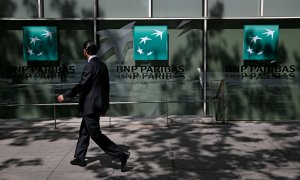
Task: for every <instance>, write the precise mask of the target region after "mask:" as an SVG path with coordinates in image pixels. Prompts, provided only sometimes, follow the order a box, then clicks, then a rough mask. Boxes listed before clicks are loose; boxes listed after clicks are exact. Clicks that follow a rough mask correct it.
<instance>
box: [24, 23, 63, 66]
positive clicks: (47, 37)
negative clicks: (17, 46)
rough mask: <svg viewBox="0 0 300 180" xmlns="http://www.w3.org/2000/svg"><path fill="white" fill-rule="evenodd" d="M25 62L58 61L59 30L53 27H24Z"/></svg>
mask: <svg viewBox="0 0 300 180" xmlns="http://www.w3.org/2000/svg"><path fill="white" fill-rule="evenodd" d="M23 52H24V53H23V56H24V60H25V61H57V60H58V52H57V29H56V27H53V26H24V27H23Z"/></svg>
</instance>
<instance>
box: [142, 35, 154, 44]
mask: <svg viewBox="0 0 300 180" xmlns="http://www.w3.org/2000/svg"><path fill="white" fill-rule="evenodd" d="M140 39H141V41H140V44H141V43H144V44H146V41H148V40H150V41H151V40H152V39H150V38H148V36H145V37H142V38H140Z"/></svg>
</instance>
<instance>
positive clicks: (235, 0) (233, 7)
mask: <svg viewBox="0 0 300 180" xmlns="http://www.w3.org/2000/svg"><path fill="white" fill-rule="evenodd" d="M259 3H260V0H224V1H220V0H208V16H210V17H239V16H241V17H247V16H250V17H251V16H259Z"/></svg>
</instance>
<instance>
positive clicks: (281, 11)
mask: <svg viewBox="0 0 300 180" xmlns="http://www.w3.org/2000/svg"><path fill="white" fill-rule="evenodd" d="M264 16H300V1H299V0H285V1H282V0H264Z"/></svg>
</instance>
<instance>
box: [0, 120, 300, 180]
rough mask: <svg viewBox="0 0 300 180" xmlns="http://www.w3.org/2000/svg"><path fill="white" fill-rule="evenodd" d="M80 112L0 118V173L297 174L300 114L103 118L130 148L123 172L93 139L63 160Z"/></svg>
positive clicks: (210, 177)
mask: <svg viewBox="0 0 300 180" xmlns="http://www.w3.org/2000/svg"><path fill="white" fill-rule="evenodd" d="M80 120H81V119H79V118H74V119H65V120H63V119H62V120H59V121H58V129H54V126H53V121H42V120H41V121H39V122H36V121H25V122H24V121H18V120H11V121H10V122H7V120H1V121H0V180H12V179H18V180H19V179H20V180H21V179H22V180H23V179H28V180H43V179H51V180H52V179H53V180H67V179H70V180H71V179H72V180H74V179H78V180H83V179H89V180H91V179H118V180H119V179H120V180H123V179H128V180H142V179H161V180H169V179H174V180H175V179H178V180H202V179H204V180H215V179H216V180H218V179H228V180H233V179H243V180H244V179H253V180H254V179H255V180H257V179H272V180H274V179H280V180H281V179H282V180H283V179H284V180H297V179H300V151H299V150H300V131H299V130H300V121H289V122H271V123H268V122H229V123H228V124H226V125H216V124H215V125H213V124H176V125H171V126H169V127H167V126H165V124H164V123H162V120H160V119H155V120H153V122H157V123H153V124H147V123H146V124H145V123H142V124H141V123H130V121H124V120H122V119H120V118H119V119H118V118H114V119H113V125H114V126H113V127H112V128H111V127H108V123H107V122H103V123H102V124H101V126H102V127H101V130H102V132H103V133H104V134H106V135H107V136H108V137H109V138H111V139H112V140H113V141H115V142H116V143H117V144H121V145H122V147H123V148H125V149H126V148H127V149H129V151H130V152H131V155H130V158H129V160H128V164H127V172H125V173H122V172H121V171H120V163H119V161H118V160H114V159H111V158H110V157H109V156H107V155H106V154H104V153H103V151H102V150H100V149H99V148H98V147H97V146H96V145H95V143H94V142H93V141H92V140H91V143H90V146H89V151H88V153H87V163H88V165H87V166H86V167H84V168H82V167H77V166H72V165H70V164H69V161H70V160H72V158H73V154H74V150H75V145H76V139H77V135H78V130H79V126H80ZM141 121H143V120H141ZM120 122H121V123H120ZM122 122H123V123H122ZM135 122H138V121H135Z"/></svg>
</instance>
